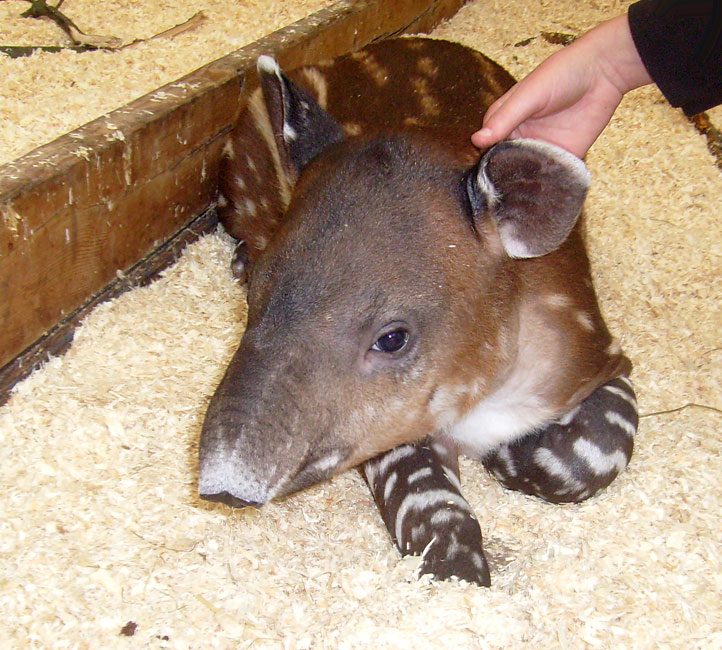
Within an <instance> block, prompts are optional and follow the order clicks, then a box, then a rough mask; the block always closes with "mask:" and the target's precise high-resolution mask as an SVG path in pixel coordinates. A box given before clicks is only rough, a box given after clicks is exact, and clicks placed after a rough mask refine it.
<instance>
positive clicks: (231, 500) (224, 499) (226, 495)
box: [200, 492, 262, 508]
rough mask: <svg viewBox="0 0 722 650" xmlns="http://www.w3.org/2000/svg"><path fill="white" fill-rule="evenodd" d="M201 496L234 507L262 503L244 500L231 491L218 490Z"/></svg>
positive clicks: (255, 505)
mask: <svg viewBox="0 0 722 650" xmlns="http://www.w3.org/2000/svg"><path fill="white" fill-rule="evenodd" d="M200 497H201V499H205V500H206V501H217V502H219V503H225V504H226V505H227V506H231V507H232V508H247V507H249V506H252V507H254V508H258V507H259V506H261V505H262V504H260V503H257V502H256V501H244V500H243V499H239V498H238V497H234V496H233V495H232V494H231V493H230V492H218V493H217V494H201V495H200Z"/></svg>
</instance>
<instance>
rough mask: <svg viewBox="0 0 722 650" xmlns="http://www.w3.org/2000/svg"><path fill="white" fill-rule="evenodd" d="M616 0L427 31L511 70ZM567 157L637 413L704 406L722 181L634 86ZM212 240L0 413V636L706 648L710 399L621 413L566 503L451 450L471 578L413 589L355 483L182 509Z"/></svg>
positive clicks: (712, 477)
mask: <svg viewBox="0 0 722 650" xmlns="http://www.w3.org/2000/svg"><path fill="white" fill-rule="evenodd" d="M627 4H628V3H626V2H595V3H593V4H592V3H579V2H577V1H576V0H554V1H551V0H548V1H545V2H543V3H541V5H539V4H534V3H528V4H522V5H520V4H519V3H517V2H512V0H494V1H489V2H475V3H472V4H471V5H469V6H467V7H466V8H465V9H463V10H462V11H461V12H460V13H459V14H458V15H457V16H456V17H455V18H454V19H453V20H452V21H450V22H449V23H448V24H447V25H445V26H442V27H441V28H439V29H437V31H436V32H435V34H436V35H438V36H440V37H444V38H453V39H455V40H460V41H462V42H464V43H467V44H469V45H472V46H474V47H476V48H478V49H480V50H482V51H484V52H486V53H487V54H489V55H491V56H492V57H493V58H495V59H496V60H498V61H499V62H500V63H502V64H503V65H505V66H506V67H507V68H509V69H510V70H511V71H512V72H513V73H514V74H515V75H517V76H521V75H523V74H524V73H526V72H528V71H530V70H531V69H532V68H533V67H534V66H535V65H536V64H537V63H539V62H540V61H541V60H543V58H545V57H546V56H548V55H549V54H550V53H551V52H553V51H555V49H556V48H557V47H558V46H553V45H550V44H547V43H545V42H544V41H543V40H541V39H536V40H534V41H533V42H531V43H530V44H529V45H528V46H526V47H522V48H515V47H514V43H517V42H519V41H521V40H523V39H525V38H528V37H530V36H533V35H535V34H538V33H539V31H541V30H545V31H550V32H551V31H557V32H569V31H572V32H574V33H579V32H582V31H584V30H586V29H587V28H589V27H590V26H592V25H593V24H594V23H596V22H597V21H599V20H602V19H604V18H606V17H611V16H613V15H615V14H617V13H619V12H621V11H623V10H624V9H625V7H626V5H627ZM540 7H541V8H542V9H543V11H541V10H540ZM88 28H89V31H91V30H92V29H96V30H98V27H96V26H91V25H88ZM588 164H589V167H590V170H591V172H592V176H593V181H592V187H591V192H590V196H589V199H588V201H587V209H586V212H587V232H588V239H589V244H590V250H591V257H592V262H593V270H594V276H595V281H596V285H597V288H598V291H599V294H600V300H601V303H602V307H603V309H604V311H605V313H606V315H607V321H608V324H609V326H610V328H611V329H612V331H613V332H614V333H615V334H616V335H618V336H619V337H620V338H621V339H622V342H623V344H624V347H625V349H626V351H627V353H628V354H629V355H630V357H631V358H632V360H633V361H634V363H635V371H634V374H633V379H634V382H635V386H636V389H637V393H638V397H639V403H640V410H641V412H642V414H651V413H655V412H659V411H665V410H670V409H675V408H677V407H680V406H683V405H684V404H687V403H696V404H702V405H706V406H709V407H714V408H716V409H722V371H721V370H720V368H722V352H720V350H721V349H722V345H720V334H719V330H720V324H721V323H722V318H721V314H720V305H721V304H722V289H721V288H720V282H719V278H720V277H721V276H722V263H721V260H722V251H721V250H720V242H721V241H722V238H721V237H720V230H721V227H720V222H719V205H720V204H722V175H721V174H720V173H719V171H718V170H717V169H716V167H715V166H714V162H713V161H712V159H711V157H710V155H709V153H708V152H707V149H706V145H705V142H704V138H702V137H701V136H700V135H698V134H697V133H696V131H695V130H694V128H693V127H692V126H691V125H690V124H689V123H688V122H687V121H686V119H685V118H684V117H683V116H682V115H681V113H679V111H675V110H673V109H671V108H670V107H669V106H668V105H666V103H665V102H664V100H663V99H662V98H661V96H660V95H659V93H658V92H657V91H656V90H654V89H652V88H646V89H642V90H639V91H636V92H634V93H632V94H630V95H629V96H628V97H627V98H625V100H624V102H623V104H622V106H621V107H620V109H619V110H618V112H617V113H616V115H615V117H614V119H613V121H612V124H611V125H610V126H609V128H608V129H607V130H606V131H605V132H604V134H603V135H602V136H601V138H600V139H599V140H598V141H597V143H596V144H595V145H594V147H593V149H592V150H591V152H590V154H589V157H588ZM231 251H232V244H231V242H230V241H229V240H228V238H227V237H225V236H224V235H223V234H221V233H218V234H214V235H211V236H208V237H205V238H203V239H202V240H200V241H199V242H197V243H196V244H194V245H192V246H190V247H188V249H187V250H186V252H185V254H184V255H183V257H182V258H181V260H180V261H179V262H178V263H177V264H176V265H175V266H174V267H172V268H171V269H169V270H168V271H166V273H165V274H164V276H163V278H162V279H161V280H159V281H158V282H156V283H154V284H153V285H151V286H149V287H145V288H142V289H137V290H134V291H132V292H130V293H128V294H125V295H123V296H121V297H120V298H118V299H117V300H115V301H114V302H112V303H107V304H104V305H102V306H100V307H99V308H98V309H96V310H95V311H94V312H93V313H92V314H91V315H90V316H89V317H88V318H87V320H86V321H85V323H84V325H83V326H82V327H81V328H80V329H79V330H78V332H77V334H76V342H75V344H74V345H73V347H72V349H71V350H70V351H69V352H68V353H67V355H66V356H65V357H63V358H59V359H53V360H52V361H51V362H49V363H48V364H47V366H46V367H45V368H44V369H42V370H41V371H39V372H36V373H35V374H34V375H33V376H31V377H30V378H29V379H28V380H26V381H25V382H23V383H22V384H20V385H19V386H18V387H17V389H16V391H15V394H14V396H13V397H12V399H11V401H10V402H9V403H8V404H7V405H6V406H5V407H2V408H1V409H0V444H2V448H3V449H4V451H5V458H4V460H3V463H2V465H1V466H0V485H2V490H0V501H1V503H2V505H0V508H1V509H2V512H3V517H2V520H0V611H2V612H3V616H2V618H0V646H2V647H4V648H5V647H6V648H21V647H22V648H47V647H52V648H75V647H80V648H83V647H122V648H127V647H145V648H264V649H265V648H269V649H284V650H303V649H308V648H313V649H316V648H321V649H323V648H328V649H334V650H335V649H343V650H345V649H352V648H373V649H378V648H421V649H425V648H429V649H431V648H433V649H438V648H442V649H443V648H454V649H458V648H472V649H476V648H479V649H488V648H535V649H545V648H548V649H552V648H553V649H557V648H570V649H576V648H579V649H582V648H584V649H586V648H615V649H616V648H630V649H632V648H633V649H635V650H636V649H646V648H650V649H651V648H670V649H672V648H673V649H675V650H679V649H693V648H700V649H702V648H704V649H709V648H712V649H714V648H722V608H721V607H720V603H721V602H722V562H721V560H720V553H719V549H720V548H722V527H720V525H719V513H720V511H722V442H721V441H720V435H719V431H720V427H721V421H720V418H721V417H722V416H721V415H720V413H719V412H717V411H712V410H709V409H704V408H700V407H695V406H690V407H688V408H685V409H683V410H681V411H677V412H673V413H666V414H659V415H650V416H649V417H643V419H642V420H641V423H640V428H639V432H638V435H637V448H636V451H635V455H634V457H633V458H632V462H631V465H630V467H629V469H628V470H627V471H626V472H625V473H624V474H623V475H622V476H621V477H619V478H618V479H617V480H616V481H615V482H614V483H613V484H612V485H611V486H610V487H609V488H608V489H607V490H605V491H604V492H603V493H602V494H600V495H599V496H597V497H595V498H593V499H592V500H590V501H588V502H586V503H583V504H579V505H569V506H553V505H550V504H546V503H544V502H542V501H539V500H536V499H532V498H530V497H526V496H524V495H521V494H517V493H514V492H509V491H506V490H504V489H502V488H501V487H500V486H499V485H498V484H497V483H496V482H495V481H494V480H493V479H492V478H490V477H489V476H488V475H486V473H485V472H484V470H483V469H482V468H481V467H480V466H479V465H478V464H476V463H473V462H471V461H466V460H465V461H463V462H462V480H463V484H464V493H465V495H466V496H467V498H468V499H469V502H470V503H471V505H472V506H473V507H474V509H475V511H476V513H477V515H478V516H479V519H480V522H481V525H482V531H483V533H484V537H485V544H486V548H487V551H488V553H489V555H490V556H491V558H492V561H493V564H494V567H493V568H492V587H491V589H489V590H485V589H480V588H478V587H475V586H470V585H466V584H460V583H457V582H446V583H432V582H429V580H428V579H424V580H422V581H420V582H417V581H415V580H414V579H413V578H412V577H411V576H412V573H413V567H414V564H415V562H416V561H415V560H414V559H413V558H409V559H405V560H400V559H399V556H398V554H397V552H396V551H395V550H394V549H393V548H392V547H391V543H390V541H389V539H388V535H387V533H386V532H385V530H384V528H383V525H382V523H381V520H380V517H379V515H378V513H377V512H376V510H375V507H374V505H373V502H372V499H371V497H370V495H369V493H368V490H367V488H366V487H365V485H364V483H363V481H362V480H361V478H360V477H359V476H358V474H356V473H355V472H347V473H345V474H343V475H341V476H339V477H337V478H335V479H334V480H333V481H331V482H329V483H326V484H323V485H320V486H316V487H315V488H312V489H310V490H307V491H305V492H304V493H302V494H298V495H295V496H293V497H291V498H288V499H285V500H283V501H280V502H277V503H272V504H270V505H269V506H267V507H265V508H264V509H263V510H261V511H257V510H251V509H244V510H231V509H230V508H227V507H225V506H222V505H218V504H215V505H214V504H209V503H205V502H201V501H200V500H199V499H198V497H197V495H196V481H197V469H196V456H197V446H198V439H199V435H200V426H201V422H202V417H203V412H204V409H205V407H206V405H207V403H208V400H209V399H210V395H211V393H212V391H213V389H214V386H215V385H216V383H217V382H218V381H219V380H220V377H221V375H222V373H223V370H224V367H225V364H226V362H227V361H228V359H229V358H230V355H231V354H232V352H233V350H234V347H235V346H236V344H237V342H238V340H239V338H240V335H241V331H242V321H243V319H244V317H245V306H244V303H243V290H242V289H241V288H239V287H238V286H237V285H236V284H234V282H233V281H232V279H231V276H230V272H229V269H228V265H229V259H230V255H231ZM130 623H133V624H134V625H130ZM124 629H125V630H126V632H128V631H131V630H132V631H133V639H128V638H127V637H126V636H124V633H122V630H124ZM130 644H132V646H131V645H130Z"/></svg>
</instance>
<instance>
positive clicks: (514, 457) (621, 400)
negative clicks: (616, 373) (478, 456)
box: [483, 377, 639, 503]
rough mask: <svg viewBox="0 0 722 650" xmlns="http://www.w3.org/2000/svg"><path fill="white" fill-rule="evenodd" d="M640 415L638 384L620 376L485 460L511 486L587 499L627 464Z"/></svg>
mask: <svg viewBox="0 0 722 650" xmlns="http://www.w3.org/2000/svg"><path fill="white" fill-rule="evenodd" d="M638 419H639V417H638V415H637V403H636V400H635V397H634V389H633V388H632V383H631V382H630V381H629V379H627V378H626V377H618V378H617V379H614V380H612V381H610V382H608V383H606V384H604V385H603V386H600V387H599V388H597V390H595V391H594V392H593V393H592V394H591V395H590V396H589V397H587V399H585V400H584V401H583V402H582V403H581V404H580V405H579V406H578V407H577V408H575V409H574V410H573V411H571V412H570V413H568V414H567V415H566V416H564V417H563V418H560V419H559V420H557V421H556V422H551V423H550V424H548V425H547V426H546V427H544V428H543V429H541V430H538V431H535V432H534V433H531V434H529V435H527V436H524V437H523V438H521V439H519V440H517V441H515V442H513V443H509V444H504V445H501V446H500V447H497V448H496V449H494V450H492V451H491V452H490V453H489V454H488V455H487V456H486V457H485V458H484V459H483V463H484V466H485V467H486V468H487V469H488V470H489V471H490V472H491V473H492V474H493V475H494V476H495V477H496V478H497V479H499V481H500V482H501V483H502V485H504V486H505V487H507V488H509V489H512V490H519V491H520V492H525V493H526V494H532V495H534V496H538V497H541V498H542V499H545V500H546V501H551V502H552V503H570V502H578V501H583V500H584V499H588V498H589V497H591V496H592V495H594V494H596V493H597V492H599V490H602V489H603V488H605V487H607V486H608V485H609V484H610V483H611V482H612V481H613V480H614V479H615V478H616V477H617V475H618V474H619V473H620V472H622V471H623V470H624V468H625V467H626V466H627V464H628V463H629V460H630V458H631V456H632V449H633V447H634V433H635V432H636V430H637V422H638Z"/></svg>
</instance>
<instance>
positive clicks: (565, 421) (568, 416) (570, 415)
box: [557, 404, 582, 427]
mask: <svg viewBox="0 0 722 650" xmlns="http://www.w3.org/2000/svg"><path fill="white" fill-rule="evenodd" d="M580 408H582V405H581V404H578V405H577V406H575V407H574V408H573V409H572V410H571V411H569V412H567V413H565V414H564V415H562V417H560V418H559V419H558V420H557V422H558V423H559V424H561V425H562V426H565V427H566V426H569V424H571V421H572V420H573V419H574V418H575V417H576V415H577V413H579V409H580Z"/></svg>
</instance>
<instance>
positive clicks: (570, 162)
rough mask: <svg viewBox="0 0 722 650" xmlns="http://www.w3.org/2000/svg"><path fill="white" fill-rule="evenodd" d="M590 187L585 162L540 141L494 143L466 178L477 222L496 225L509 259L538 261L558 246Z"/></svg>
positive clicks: (574, 218) (577, 213)
mask: <svg viewBox="0 0 722 650" xmlns="http://www.w3.org/2000/svg"><path fill="white" fill-rule="evenodd" d="M588 187H589V172H588V171H587V168H586V166H585V165H584V163H583V162H582V161H581V160H580V159H579V158H577V157H576V156H574V155H572V154H571V153H569V152H568V151H565V150H564V149H561V148H560V147H556V146H554V145H551V144H547V143H545V142H540V141H538V140H506V141H504V142H500V143H499V144H497V145H495V146H494V147H492V148H491V149H489V151H487V152H486V153H485V154H484V156H482V158H481V160H480V161H479V164H478V166H477V167H476V168H475V169H474V170H473V171H472V173H470V174H469V176H468V177H467V188H466V189H467V193H468V195H469V200H470V202H471V207H472V211H473V212H474V217H475V218H476V219H478V218H481V217H483V215H484V214H488V215H489V216H490V217H491V218H492V219H494V220H495V221H496V225H497V228H498V231H499V236H500V237H501V242H502V245H503V246H504V248H505V250H506V252H507V253H508V254H509V255H510V256H511V257H521V258H523V257H539V256H540V255H546V254H547V253H550V252H551V251H553V250H555V249H556V248H558V247H559V246H560V245H561V244H562V242H563V241H564V240H565V239H566V238H567V236H568V235H569V233H570V232H571V230H572V228H573V227H574V224H575V223H576V221H577V219H578V218H579V215H580V213H581V211H582V204H583V203H584V197H585V196H586V194H587V188H588Z"/></svg>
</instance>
